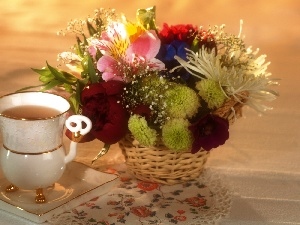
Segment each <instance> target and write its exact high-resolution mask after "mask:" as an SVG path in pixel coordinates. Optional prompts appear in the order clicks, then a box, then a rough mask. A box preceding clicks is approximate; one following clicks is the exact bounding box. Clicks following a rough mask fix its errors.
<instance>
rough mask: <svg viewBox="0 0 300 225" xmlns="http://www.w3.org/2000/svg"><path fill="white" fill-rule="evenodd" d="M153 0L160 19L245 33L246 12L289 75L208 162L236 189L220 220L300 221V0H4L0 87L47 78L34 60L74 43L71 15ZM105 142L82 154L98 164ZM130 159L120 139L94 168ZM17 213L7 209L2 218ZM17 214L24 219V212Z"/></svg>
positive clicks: (252, 33) (263, 46) (248, 25)
mask: <svg viewBox="0 0 300 225" xmlns="http://www.w3.org/2000/svg"><path fill="white" fill-rule="evenodd" d="M208 2H209V3H208ZM152 5H156V6H157V23H158V24H162V23H163V22H168V23H171V24H176V23H193V24H197V25H200V24H201V25H203V26H208V25H220V24H226V29H227V31H228V32H231V33H238V32H239V21H240V19H243V21H244V26H243V34H244V35H245V37H246V39H245V41H246V43H249V44H250V45H252V46H253V48H257V47H259V48H260V53H263V54H266V55H267V56H268V57H267V60H268V61H271V64H270V66H269V70H270V71H271V73H272V76H273V77H276V78H280V79H281V81H280V86H279V87H277V90H278V91H279V93H280V97H279V99H277V100H276V101H274V102H272V103H271V105H272V106H273V107H274V109H273V110H272V111H268V112H267V113H266V114H265V115H262V116H259V115H258V114H257V113H256V112H254V111H253V110H251V109H245V110H244V116H243V118H241V119H240V120H239V121H238V122H237V123H235V124H234V125H233V126H232V127H231V128H230V129H231V130H230V135H231V137H230V139H229V140H228V141H227V142H226V144H225V145H224V146H221V147H219V148H218V149H216V150H214V151H212V152H211V156H210V158H209V160H208V163H207V168H210V169H213V170H215V171H217V172H218V173H219V174H221V175H224V178H225V179H226V182H228V184H229V185H230V186H231V187H233V189H234V194H233V197H232V200H233V201H232V208H231V211H230V213H229V215H227V217H226V218H223V219H222V220H221V221H220V224H256V225H257V224H300V216H299V210H300V194H299V193H300V166H299V160H300V151H299V150H300V145H299V143H300V142H299V138H300V129H299V128H300V101H299V96H300V88H299V87H297V85H299V84H300V76H299V74H300V53H299V51H300V42H299V38H300V35H299V33H300V29H299V22H300V1H298V0H265V1H260V0H252V1H244V0H227V1H223V0H211V1H197V0H189V1H176V2H175V1H170V0H168V1H158V0H156V1H155V0H148V1H147V2H146V1H138V0H132V1H130V4H128V2H125V1H121V0H113V1H104V0H89V1H71V0H65V1H59V0H52V1H45V0H44V1H32V0H11V1H2V2H1V7H0V18H1V23H0V33H1V35H0V53H1V54H0V62H1V64H0V65H1V70H0V94H1V95H3V94H7V93H10V92H14V91H15V90H17V89H19V88H22V87H24V86H27V85H33V84H39V82H38V79H37V75H36V74H35V73H34V72H33V71H32V70H31V68H41V67H43V66H44V65H45V62H46V60H47V61H48V62H49V63H50V64H55V63H56V56H57V54H58V53H59V52H62V51H65V50H67V49H69V47H70V46H71V45H72V44H73V43H74V37H73V36H72V35H70V36H66V37H61V36H57V35H56V32H57V31H59V30H60V29H64V28H65V27H66V24H67V22H69V21H70V20H71V19H74V18H85V17H86V16H87V15H89V14H92V13H93V10H94V9H96V8H100V7H105V8H115V9H116V10H117V11H118V12H124V13H125V15H126V16H128V17H129V18H130V17H131V18H132V19H134V15H135V10H136V9H137V8H146V7H149V6H152ZM101 146H102V143H100V142H91V143H88V144H83V145H80V147H79V152H78V156H77V158H76V161H80V162H83V163H86V164H87V165H90V159H91V158H92V157H93V156H94V155H95V154H96V153H97V151H98V149H99V148H101ZM123 160H124V159H123V156H122V155H121V154H120V150H119V148H118V146H117V145H114V146H113V147H112V149H111V151H110V152H109V153H108V154H107V155H106V156H104V157H103V158H101V159H100V160H99V161H98V162H97V163H96V164H95V165H93V168H94V169H96V170H102V169H103V168H106V167H107V166H110V165H113V164H117V163H121V162H122V161H123ZM9 220H11V218H10V217H9V219H8V217H7V215H6V213H4V212H0V224H6V223H5V222H1V221H9ZM12 220H13V221H14V222H15V224H24V222H23V223H22V220H21V219H19V218H15V217H13V219H12ZM20 221H21V222H20ZM10 223H11V224H13V223H12V222H10Z"/></svg>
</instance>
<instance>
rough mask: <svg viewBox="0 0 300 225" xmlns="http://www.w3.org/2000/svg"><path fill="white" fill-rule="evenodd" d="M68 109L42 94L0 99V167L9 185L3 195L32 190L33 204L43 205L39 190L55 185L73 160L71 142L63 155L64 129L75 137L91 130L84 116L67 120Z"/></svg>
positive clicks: (62, 101) (55, 97) (65, 103)
mask: <svg viewBox="0 0 300 225" xmlns="http://www.w3.org/2000/svg"><path fill="white" fill-rule="evenodd" d="M69 109H70V104H69V102H68V101H67V100H66V99H64V98H63V97H61V96H59V95H55V94H51V93H46V92H19V93H13V94H8V95H5V96H2V97H1V98H0V126H1V133H2V136H3V145H2V147H1V152H0V164H1V168H2V171H3V174H4V176H5V178H6V179H7V180H8V181H9V182H10V183H11V185H10V186H9V187H7V189H6V191H16V190H18V188H21V189H25V190H36V199H35V201H36V202H37V203H43V202H46V198H45V196H44V195H43V188H46V187H49V186H51V185H53V184H54V183H55V182H56V181H58V180H59V178H60V177H61V176H62V174H63V172H64V170H65V167H66V164H67V163H69V162H71V161H72V160H73V159H74V158H75V156H76V150H77V142H75V141H71V143H70V150H69V152H68V154H66V152H65V148H64V145H63V130H64V125H66V127H67V128H68V129H69V130H70V131H71V132H73V134H74V136H76V137H79V136H81V135H85V134H87V133H88V132H89V131H90V129H91V127H92V124H91V121H90V120H89V119H88V118H87V117H85V116H81V115H73V116H70V117H68V111H69ZM67 117H68V118H67ZM84 124H85V127H84V128H83V125H84Z"/></svg>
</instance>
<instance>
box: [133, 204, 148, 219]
mask: <svg viewBox="0 0 300 225" xmlns="http://www.w3.org/2000/svg"><path fill="white" fill-rule="evenodd" d="M130 211H131V212H132V213H133V214H134V215H136V216H138V217H148V216H150V215H151V211H150V210H149V209H148V208H147V207H145V206H136V207H132V208H130Z"/></svg>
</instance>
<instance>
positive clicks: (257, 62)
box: [174, 48, 277, 112]
mask: <svg viewBox="0 0 300 225" xmlns="http://www.w3.org/2000/svg"><path fill="white" fill-rule="evenodd" d="M187 51H188V52H187V59H188V61H185V60H183V59H181V58H179V57H178V56H175V58H176V59H177V61H178V62H179V63H180V64H181V66H182V67H184V68H185V69H186V70H187V71H188V72H189V73H190V74H192V75H194V76H196V77H198V78H200V79H210V80H214V81H216V82H218V83H219V85H220V87H221V88H222V90H223V91H224V93H225V95H227V96H228V97H229V96H234V97H235V98H236V100H237V101H239V96H240V94H241V93H242V92H247V93H248V94H249V96H248V97H247V101H246V103H245V104H247V105H249V106H250V107H252V108H254V109H256V110H258V111H260V112H262V111H265V110H267V109H271V108H270V107H268V106H266V105H264V104H263V103H262V102H263V101H272V100H274V99H275V98H276V96H277V93H276V92H275V91H273V90H271V89H269V86H270V85H273V84H275V82H274V80H272V79H269V76H270V75H271V74H270V73H267V72H266V70H267V66H268V65H269V63H265V57H266V56H265V55H262V56H259V57H256V54H257V52H258V51H256V52H254V53H253V52H252V50H251V48H249V49H247V51H246V52H243V51H241V50H239V49H237V50H233V51H231V55H230V56H229V59H228V56H227V60H226V64H228V67H225V66H223V62H222V61H221V59H222V55H217V56H216V55H215V53H214V51H207V50H206V49H204V48H202V49H200V50H199V52H198V53H194V52H192V51H190V50H187ZM177 68H178V67H177ZM175 69H176V68H174V70H175Z"/></svg>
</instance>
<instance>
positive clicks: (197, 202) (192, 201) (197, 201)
mask: <svg viewBox="0 0 300 225" xmlns="http://www.w3.org/2000/svg"><path fill="white" fill-rule="evenodd" d="M184 201H186V202H187V203H188V204H189V205H190V206H193V207H200V206H205V205H206V199H205V198H202V197H192V198H186V199H185V200H184Z"/></svg>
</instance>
